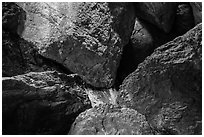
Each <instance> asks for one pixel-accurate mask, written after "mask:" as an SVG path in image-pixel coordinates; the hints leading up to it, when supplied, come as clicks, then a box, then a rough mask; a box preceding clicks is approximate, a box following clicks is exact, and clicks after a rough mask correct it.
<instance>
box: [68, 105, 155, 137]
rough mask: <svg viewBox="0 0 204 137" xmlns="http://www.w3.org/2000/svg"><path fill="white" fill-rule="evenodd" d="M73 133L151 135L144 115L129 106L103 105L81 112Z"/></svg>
mask: <svg viewBox="0 0 204 137" xmlns="http://www.w3.org/2000/svg"><path fill="white" fill-rule="evenodd" d="M69 134H71V135H147V134H148V135H150V134H153V133H152V131H151V128H150V126H149V125H148V123H147V121H146V119H145V117H144V115H141V114H140V113H138V112H137V111H135V110H133V109H129V108H117V107H114V106H112V105H101V106H99V107H95V108H91V109H89V110H86V111H85V112H83V113H81V114H80V115H79V116H78V117H77V118H76V120H75V122H74V123H73V125H72V128H71V130H70V132H69Z"/></svg>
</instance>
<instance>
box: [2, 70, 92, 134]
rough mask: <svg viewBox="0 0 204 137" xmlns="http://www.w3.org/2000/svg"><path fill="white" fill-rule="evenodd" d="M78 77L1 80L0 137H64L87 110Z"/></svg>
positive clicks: (32, 76)
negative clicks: (22, 136)
mask: <svg viewBox="0 0 204 137" xmlns="http://www.w3.org/2000/svg"><path fill="white" fill-rule="evenodd" d="M82 85H83V82H82V81H81V79H80V77H79V76H78V75H73V74H72V75H65V74H62V73H57V72H56V71H46V72H38V73H37V72H35V73H34V72H31V73H28V74H25V75H18V76H14V77H4V78H3V80H2V127H3V130H2V131H3V134H66V133H67V132H68V131H69V128H70V126H71V124H72V123H73V122H74V120H75V118H76V117H77V116H78V115H79V114H80V113H81V112H83V111H85V110H86V109H89V108H91V102H90V100H89V99H88V96H87V94H86V93H85V89H83V86H82Z"/></svg>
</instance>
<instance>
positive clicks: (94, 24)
mask: <svg viewBox="0 0 204 137" xmlns="http://www.w3.org/2000/svg"><path fill="white" fill-rule="evenodd" d="M18 5H20V6H21V7H22V8H23V9H24V10H25V11H26V14H27V19H26V22H25V30H24V32H23V34H22V37H23V38H24V39H26V40H27V41H30V42H32V43H35V44H36V45H37V47H38V49H39V50H40V54H41V55H42V56H44V57H46V58H49V59H52V60H54V61H56V62H58V63H60V64H63V65H64V66H65V67H66V68H68V69H69V70H70V71H72V72H74V73H78V74H79V75H80V76H81V77H82V78H83V79H84V80H85V81H86V82H87V83H89V84H91V85H93V86H95V87H111V86H112V85H113V83H114V80H115V76H116V70H117V67H118V64H119V61H120V56H121V52H122V48H123V46H124V45H126V44H127V43H128V41H129V37H130V35H131V32H132V29H133V25H134V17H135V16H134V12H133V11H134V9H133V7H132V5H131V4H130V3H93V2H91V3H18Z"/></svg>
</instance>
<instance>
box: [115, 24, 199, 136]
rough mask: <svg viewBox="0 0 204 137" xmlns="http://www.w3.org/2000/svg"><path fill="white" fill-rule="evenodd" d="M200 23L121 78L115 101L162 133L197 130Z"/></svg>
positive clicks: (192, 132) (193, 131)
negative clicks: (142, 115) (131, 110)
mask: <svg viewBox="0 0 204 137" xmlns="http://www.w3.org/2000/svg"><path fill="white" fill-rule="evenodd" d="M201 42H202V24H199V25H197V26H196V27H195V28H193V29H192V30H190V31H188V32H187V33H186V34H184V35H183V36H180V37H178V38H176V39H174V40H173V41H171V42H168V43H166V44H164V45H163V46H161V47H159V48H158V49H156V50H155V51H154V53H153V54H152V55H151V56H149V57H147V58H146V59H145V61H144V62H143V63H141V64H140V65H139V66H138V68H137V69H136V70H135V71H134V72H133V73H132V74H130V75H129V76H128V77H127V78H126V79H125V80H124V81H123V84H122V86H121V89H120V94H119V97H118V102H119V105H121V106H126V107H130V108H133V109H135V110H137V111H138V112H140V113H142V114H144V115H145V116H146V118H147V120H148V122H149V124H150V125H151V126H152V127H153V128H154V129H155V130H158V131H159V132H162V134H201V125H202V123H201V120H202V107H201V106H202V84H201V83H202V75H201V74H202V43H201Z"/></svg>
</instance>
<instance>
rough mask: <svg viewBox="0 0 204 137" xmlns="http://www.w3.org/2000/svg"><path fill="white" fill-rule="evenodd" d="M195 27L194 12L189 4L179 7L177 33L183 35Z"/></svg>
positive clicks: (176, 22) (175, 25)
mask: <svg viewBox="0 0 204 137" xmlns="http://www.w3.org/2000/svg"><path fill="white" fill-rule="evenodd" d="M194 26H195V23H194V17H193V11H192V8H191V6H190V4H189V3H181V4H179V5H178V7H177V12H176V19H175V24H174V27H175V31H177V32H178V33H179V34H180V35H183V34H184V33H186V32H187V31H188V30H190V29H192V28H193V27H194Z"/></svg>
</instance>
